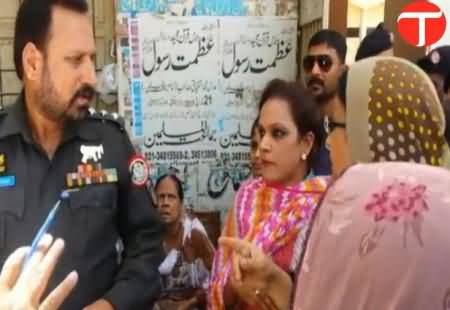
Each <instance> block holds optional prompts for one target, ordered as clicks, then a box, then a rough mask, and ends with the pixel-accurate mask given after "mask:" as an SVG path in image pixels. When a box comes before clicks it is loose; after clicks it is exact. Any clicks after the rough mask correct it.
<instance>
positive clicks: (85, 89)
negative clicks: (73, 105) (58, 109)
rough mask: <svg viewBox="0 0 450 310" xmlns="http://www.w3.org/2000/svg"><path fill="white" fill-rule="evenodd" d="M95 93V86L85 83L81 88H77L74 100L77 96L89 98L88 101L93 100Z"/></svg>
mask: <svg viewBox="0 0 450 310" xmlns="http://www.w3.org/2000/svg"><path fill="white" fill-rule="evenodd" d="M95 93H96V92H95V88H94V87H92V86H90V85H87V84H86V85H83V86H81V88H80V89H79V90H77V92H76V93H75V95H73V97H72V102H73V101H75V100H76V99H77V98H83V99H87V100H88V101H91V100H92V99H94V96H95Z"/></svg>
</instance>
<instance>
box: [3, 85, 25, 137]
mask: <svg viewBox="0 0 450 310" xmlns="http://www.w3.org/2000/svg"><path fill="white" fill-rule="evenodd" d="M25 110H26V107H25V101H24V96H23V93H22V94H20V95H19V97H18V98H17V100H16V102H15V103H14V104H13V105H11V106H10V107H8V108H7V109H6V113H7V115H6V116H5V119H4V121H3V122H1V125H0V138H5V137H8V136H13V135H19V134H21V135H22V136H23V138H24V139H25V141H27V142H28V143H31V141H32V138H31V131H30V128H29V126H28V121H27V118H26V111H25Z"/></svg>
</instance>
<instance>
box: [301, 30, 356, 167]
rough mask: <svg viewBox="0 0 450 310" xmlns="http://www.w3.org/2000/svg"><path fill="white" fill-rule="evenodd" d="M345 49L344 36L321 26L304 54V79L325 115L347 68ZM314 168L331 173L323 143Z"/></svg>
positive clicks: (327, 153)
mask: <svg viewBox="0 0 450 310" xmlns="http://www.w3.org/2000/svg"><path fill="white" fill-rule="evenodd" d="M346 53H347V43H346V41H345V38H344V37H343V36H342V35H341V34H340V33H338V32H336V31H333V30H327V29H325V30H320V31H319V32H317V33H316V34H314V35H313V37H312V38H311V40H310V41H309V45H308V54H307V55H306V56H305V58H303V71H304V74H305V83H306V86H307V87H308V89H309V90H310V91H311V92H312V94H313V96H314V97H315V98H316V102H317V104H318V105H319V107H320V110H321V112H322V115H323V116H326V115H327V107H328V106H329V104H328V103H329V102H331V100H333V98H334V97H335V96H336V94H337V88H338V80H339V76H340V75H341V73H342V72H343V71H345V69H346V65H345V56H346ZM313 170H314V173H315V174H317V175H328V174H330V173H331V163H330V157H329V152H328V150H327V149H326V147H325V145H322V146H321V149H320V151H319V153H318V156H317V158H316V160H315V162H314V164H313Z"/></svg>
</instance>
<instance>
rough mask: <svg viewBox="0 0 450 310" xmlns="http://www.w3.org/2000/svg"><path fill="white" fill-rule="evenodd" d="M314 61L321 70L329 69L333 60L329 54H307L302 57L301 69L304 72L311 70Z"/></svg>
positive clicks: (326, 70)
mask: <svg viewBox="0 0 450 310" xmlns="http://www.w3.org/2000/svg"><path fill="white" fill-rule="evenodd" d="M316 62H317V64H318V65H319V68H320V70H321V71H323V72H328V71H330V69H331V66H332V65H333V60H332V59H331V57H330V56H329V55H308V56H305V58H303V69H304V70H305V71H306V72H311V71H312V69H313V68H314V65H315V63H316Z"/></svg>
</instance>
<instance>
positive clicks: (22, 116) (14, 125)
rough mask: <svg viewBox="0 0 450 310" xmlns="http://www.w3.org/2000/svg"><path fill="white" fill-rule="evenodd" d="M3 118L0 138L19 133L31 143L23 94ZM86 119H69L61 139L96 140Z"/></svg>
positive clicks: (96, 136) (0, 126) (96, 134)
mask: <svg viewBox="0 0 450 310" xmlns="http://www.w3.org/2000/svg"><path fill="white" fill-rule="evenodd" d="M6 111H7V115H6V116H5V120H4V121H3V122H1V123H0V138H4V137H7V136H13V135H19V134H21V135H22V136H23V138H24V139H25V141H26V142H27V143H30V144H31V143H32V142H33V139H32V135H31V130H30V127H29V125H28V120H27V118H26V115H27V112H26V105H25V100H24V94H23V92H22V94H20V95H19V97H18V98H17V101H16V102H15V103H14V104H13V105H12V106H11V107H9V108H7V110H6ZM87 123H88V122H87V121H86V120H80V121H69V122H68V123H67V125H66V128H65V130H64V136H63V141H68V140H70V139H72V138H75V137H79V138H81V139H84V140H89V141H91V140H98V139H99V138H100V137H99V135H98V133H97V131H96V130H94V129H93V128H91V126H88V125H87Z"/></svg>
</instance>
